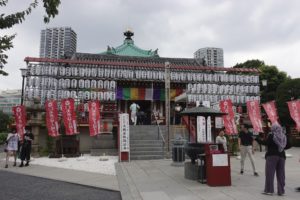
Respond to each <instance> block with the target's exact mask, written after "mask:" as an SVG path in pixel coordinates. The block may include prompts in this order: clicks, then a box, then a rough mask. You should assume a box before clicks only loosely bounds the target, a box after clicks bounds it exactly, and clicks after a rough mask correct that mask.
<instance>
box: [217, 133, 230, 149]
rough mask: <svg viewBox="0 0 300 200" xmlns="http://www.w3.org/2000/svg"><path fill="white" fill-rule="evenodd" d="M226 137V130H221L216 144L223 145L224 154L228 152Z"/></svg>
mask: <svg viewBox="0 0 300 200" xmlns="http://www.w3.org/2000/svg"><path fill="white" fill-rule="evenodd" d="M224 135H225V132H224V129H221V130H220V132H219V135H218V136H217V137H216V143H217V144H222V145H223V149H224V152H227V139H226V137H225V136H224Z"/></svg>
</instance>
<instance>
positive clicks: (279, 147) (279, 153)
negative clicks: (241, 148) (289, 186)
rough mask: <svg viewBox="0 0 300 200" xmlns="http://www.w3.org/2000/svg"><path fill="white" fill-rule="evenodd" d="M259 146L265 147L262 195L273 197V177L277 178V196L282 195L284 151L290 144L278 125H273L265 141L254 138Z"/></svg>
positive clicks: (283, 191) (283, 185)
mask: <svg viewBox="0 0 300 200" xmlns="http://www.w3.org/2000/svg"><path fill="white" fill-rule="evenodd" d="M256 141H257V142H258V143H259V144H262V145H266V146H267V152H266V155H265V158H266V166H265V171H266V177H265V189H264V192H263V193H262V194H266V195H273V193H274V176H275V173H276V178H277V194H278V195H279V196H282V195H284V193H285V190H284V187H285V159H286V156H285V151H284V150H285V149H289V148H290V147H291V146H290V143H289V142H288V139H287V137H286V135H285V130H284V129H283V128H282V127H281V126H280V125H279V124H278V123H274V124H272V127H271V133H270V134H269V135H268V137H267V139H266V140H261V139H260V138H256Z"/></svg>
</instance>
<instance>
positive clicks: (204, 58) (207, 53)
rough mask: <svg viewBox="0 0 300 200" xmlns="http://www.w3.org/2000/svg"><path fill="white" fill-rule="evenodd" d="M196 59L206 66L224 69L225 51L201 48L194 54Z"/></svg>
mask: <svg viewBox="0 0 300 200" xmlns="http://www.w3.org/2000/svg"><path fill="white" fill-rule="evenodd" d="M194 58H195V59H197V60H198V61H199V62H200V63H201V64H202V65H205V66H211V67H224V57H223V49H221V48H215V47H206V48H201V49H199V50H198V51H196V52H195V53H194Z"/></svg>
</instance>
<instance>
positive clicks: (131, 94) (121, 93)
mask: <svg viewBox="0 0 300 200" xmlns="http://www.w3.org/2000/svg"><path fill="white" fill-rule="evenodd" d="M182 92H183V89H171V90H170V98H171V100H174V98H175V97H176V96H178V95H180V94H181V93H182ZM117 99H118V100H160V101H164V100H165V89H162V88H153V89H152V88H122V87H118V88H117Z"/></svg>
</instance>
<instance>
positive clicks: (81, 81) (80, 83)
mask: <svg viewBox="0 0 300 200" xmlns="http://www.w3.org/2000/svg"><path fill="white" fill-rule="evenodd" d="M78 87H79V88H80V89H83V88H84V80H83V79H80V80H79V82H78Z"/></svg>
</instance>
